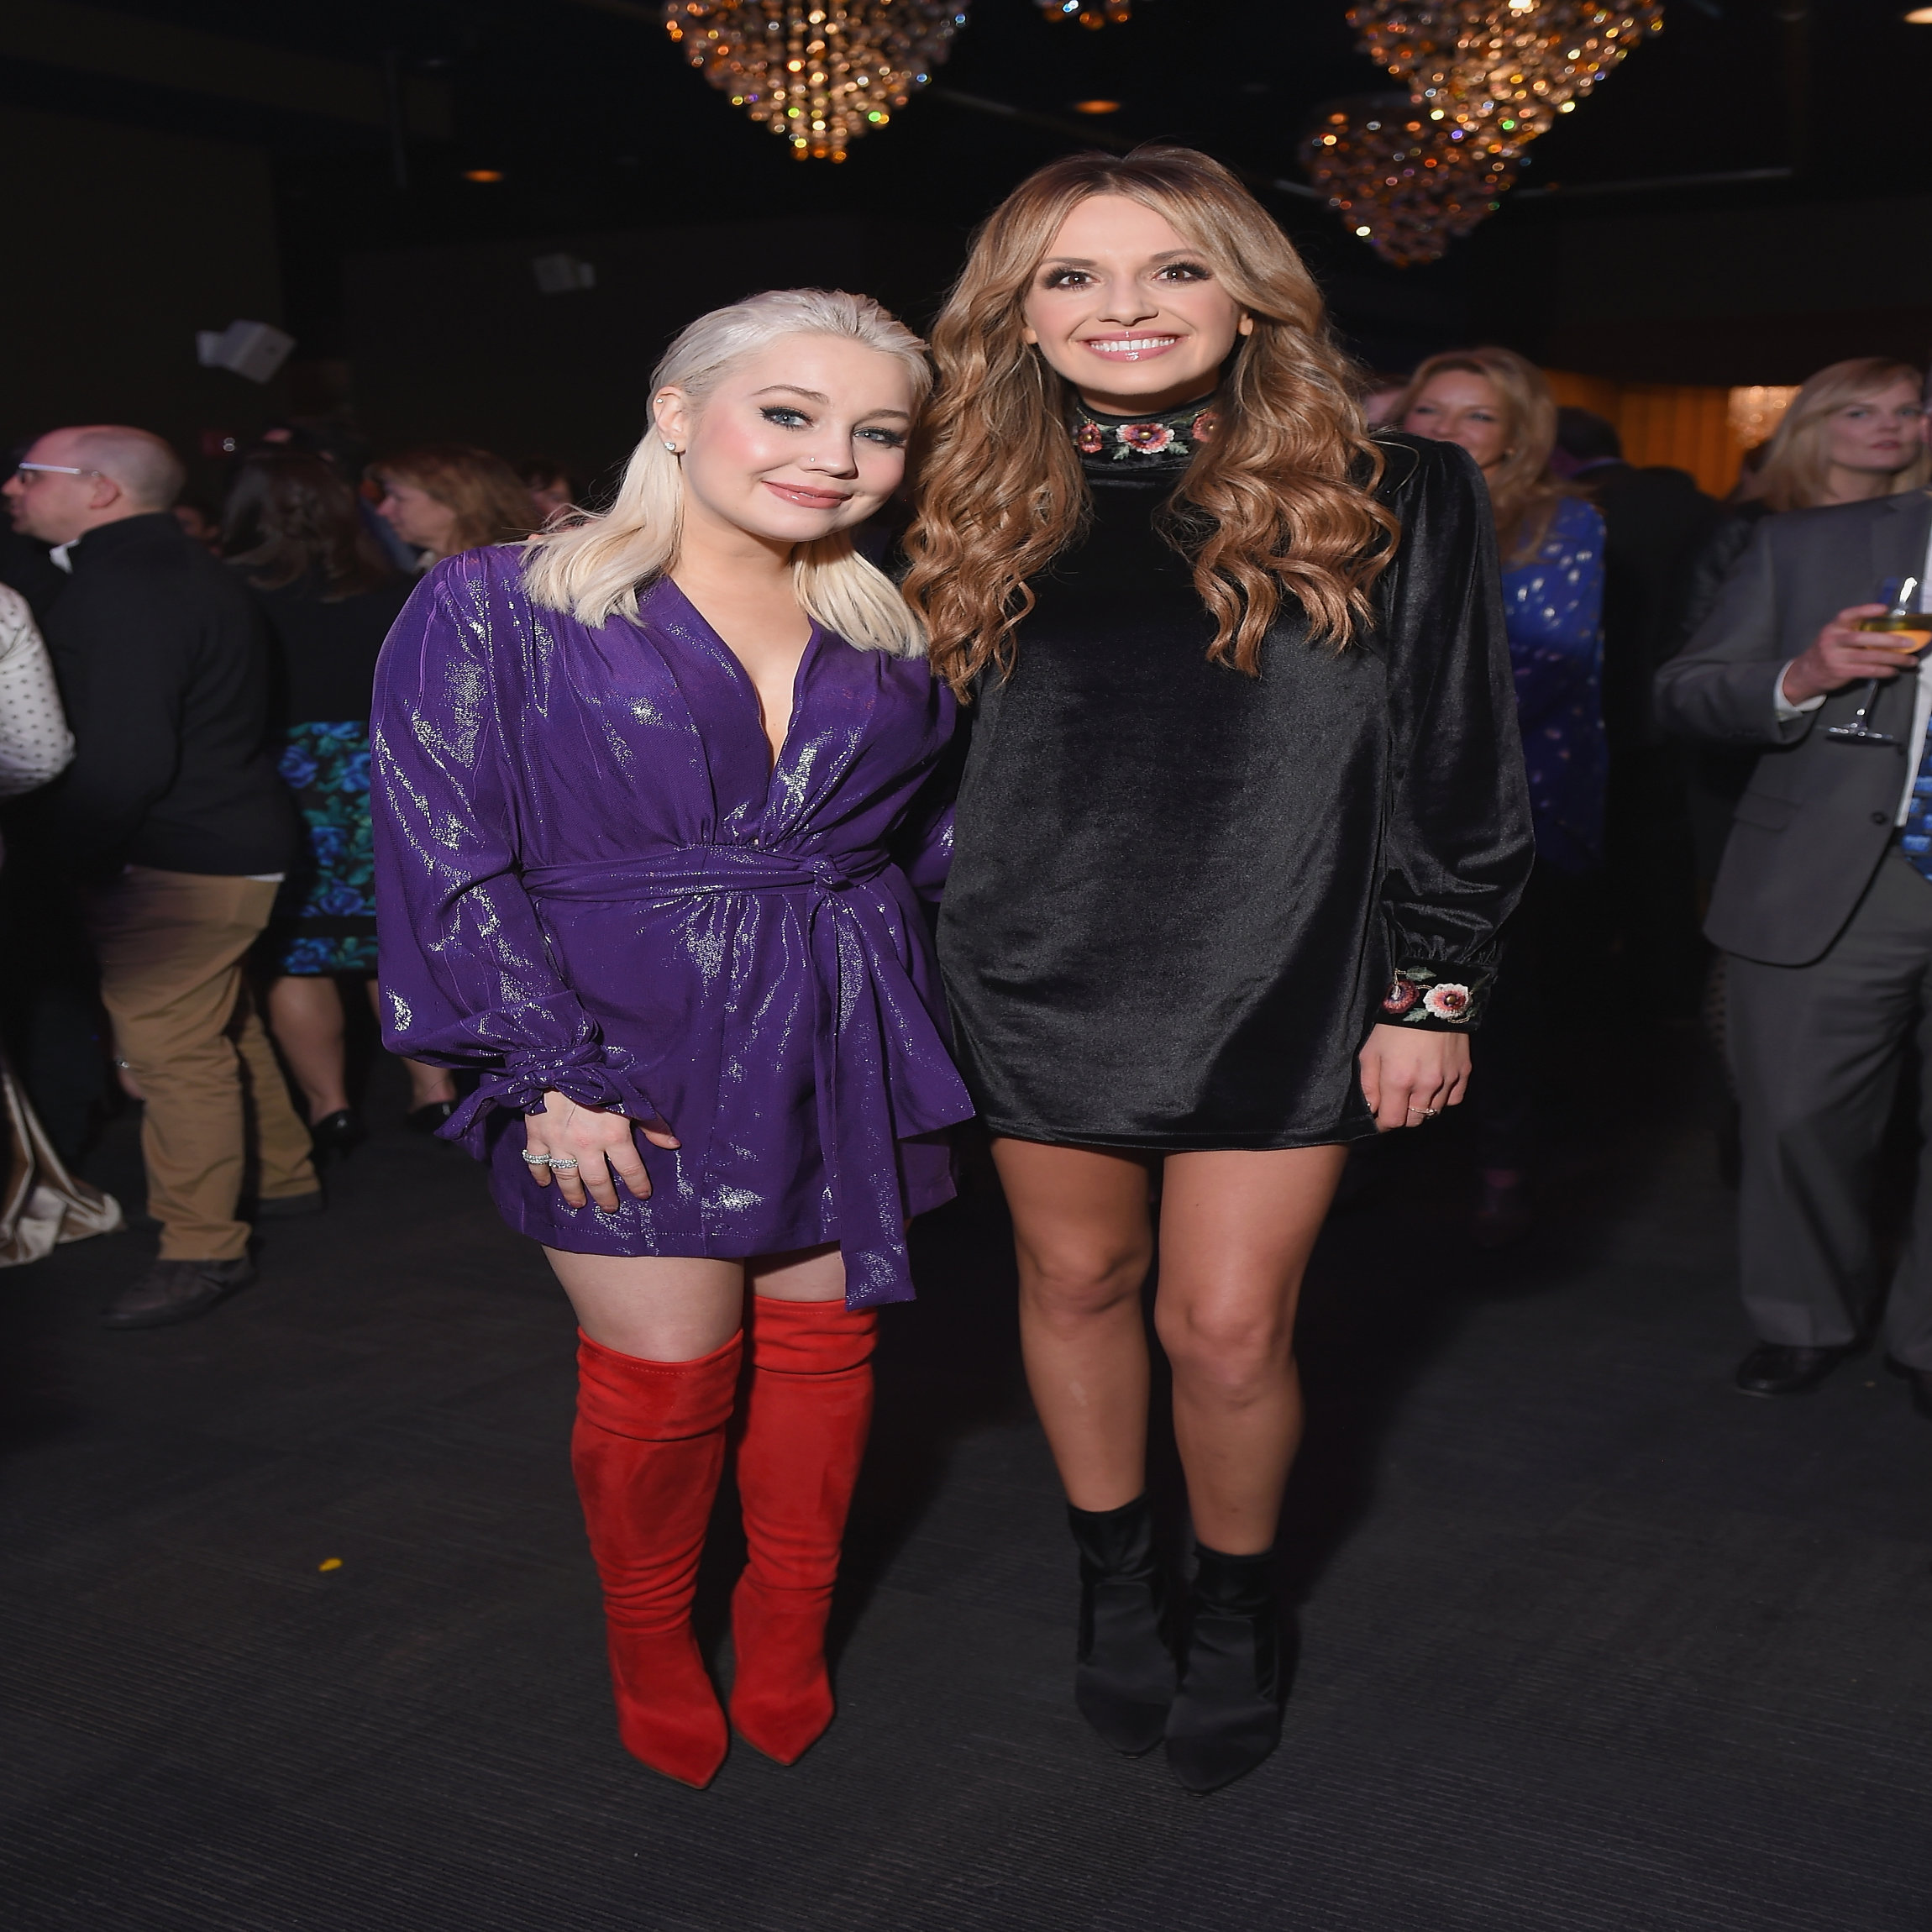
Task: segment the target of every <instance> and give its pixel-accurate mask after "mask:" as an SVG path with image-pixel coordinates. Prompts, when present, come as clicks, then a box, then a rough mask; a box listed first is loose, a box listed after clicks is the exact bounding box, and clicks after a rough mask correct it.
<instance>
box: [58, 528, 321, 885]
mask: <svg viewBox="0 0 1932 1932" xmlns="http://www.w3.org/2000/svg"><path fill="white" fill-rule="evenodd" d="M68 555H69V558H70V560H71V563H72V565H73V573H74V574H73V581H72V582H71V583H70V584H69V585H68V586H67V588H66V590H65V591H62V592H61V594H60V598H59V599H58V601H56V602H55V605H54V606H53V608H52V610H51V611H50V612H49V613H48V617H47V643H48V646H49V648H50V650H51V652H52V654H53V659H54V669H55V675H57V676H58V677H59V679H60V697H61V701H62V702H63V703H64V704H65V705H66V711H67V718H68V722H70V723H71V725H72V726H73V727H74V743H75V753H74V762H73V764H71V765H70V766H69V767H68V768H67V771H66V775H65V776H64V777H62V778H61V779H60V780H58V781H57V782H56V783H55V785H53V786H52V787H51V788H50V790H48V791H47V792H46V793H45V794H44V797H45V801H46V809H47V811H48V813H49V815H50V817H51V818H52V819H53V820H54V821H55V822H56V823H57V825H58V827H59V829H60V835H61V837H62V840H63V843H64V848H65V849H66V851H67V852H68V853H69V854H70V855H71V858H72V860H73V862H74V864H75V865H76V869H79V870H81V871H84V872H87V873H92V874H100V873H103V872H108V871H111V870H113V869H114V868H115V867H116V866H118V865H119V864H123V863H126V864H136V865H152V866H157V867H159V868H160V869H162V870H164V871H168V872H198V873H216V874H230V875H232V874H243V875H244V876H245V875H246V874H251V873H272V872H280V871H281V870H282V869H284V868H285V867H286V865H287V864H288V863H289V861H290V859H291V858H292V856H293V855H294V852H295V845H296V819H295V807H294V806H293V804H292V802H291V800H290V798H289V795H288V792H287V790H286V787H285V786H284V785H283V784H282V782H281V779H280V778H279V777H277V775H276V769H275V764H274V761H273V759H272V757H271V755H270V751H269V749H268V746H267V727H268V688H269V687H268V674H269V653H268V634H267V627H266V626H265V624H264V622H263V621H262V616H261V612H260V611H259V610H258V609H257V608H256V606H255V601H254V600H253V598H252V597H250V596H249V592H248V591H247V590H246V589H245V588H244V586H243V585H242V584H241V583H240V581H239V580H238V579H237V578H236V576H235V575H234V572H233V571H231V570H226V569H224V568H223V566H222V565H221V564H218V563H217V562H216V561H215V559H213V557H211V556H210V555H209V554H207V551H206V550H204V549H202V546H201V545H200V544H199V543H195V542H194V541H193V540H192V538H189V537H187V536H186V535H184V534H183V533H182V531H181V526H180V525H179V524H178V523H177V522H176V521H175V519H174V517H172V516H171V515H170V514H169V513H168V512H165V511H161V512H155V513H153V514H150V515H144V516H139V517H123V519H122V520H121V521H120V522H114V523H104V524H102V526H101V527H100V528H98V529H97V530H90V531H89V532H88V533H87V535H86V536H85V537H83V538H81V539H80V541H79V542H78V543H76V544H75V545H74V546H73V548H72V549H71V550H70V552H69V553H68Z"/></svg>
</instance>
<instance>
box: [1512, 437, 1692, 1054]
mask: <svg viewBox="0 0 1932 1932" xmlns="http://www.w3.org/2000/svg"><path fill="white" fill-rule="evenodd" d="M1551 465H1552V467H1553V468H1554V469H1556V470H1557V471H1559V472H1560V473H1561V474H1562V475H1566V476H1567V479H1568V480H1569V482H1570V484H1571V486H1572V488H1574V489H1575V490H1577V491H1579V492H1580V493H1582V494H1583V495H1584V496H1587V497H1588V500H1589V501H1591V502H1593V503H1594V504H1595V505H1596V507H1597V508H1598V509H1599V511H1600V512H1602V514H1603V518H1604V737H1605V738H1606V740H1607V742H1608V744H1609V787H1608V790H1607V792H1606V794H1605V799H1604V884H1605V887H1606V899H1607V901H1608V903H1607V907H1606V910H1607V911H1608V914H1609V919H1610V921H1611V925H1612V927H1613V930H1614V944H1615V946H1616V949H1617V951H1618V953H1619V954H1620V957H1621V958H1622V960H1623V963H1624V967H1625V971H1626V973H1627V974H1628V979H1629V984H1630V996H1631V997H1632V998H1633V999H1634V1000H1635V1001H1637V1002H1638V1003H1639V1005H1641V1009H1642V1010H1643V1011H1645V1013H1646V1016H1650V1017H1652V1018H1656V1019H1666V1020H1676V1021H1688V1020H1689V1019H1691V1018H1692V1017H1693V1016H1694V1015H1695V1013H1696V1011H1697V1000H1698V987H1699V985H1700V984H1701V983H1702V980H1703V977H1704V955H1705V953H1706V950H1707V948H1706V947H1705V945H1704V940H1703V939H1702V937H1700V936H1699V934H1698V920H1699V918H1700V917H1701V912H1700V909H1699V907H1698V898H1697V887H1696V879H1695V874H1694V871H1693V865H1692V859H1691V839H1690V823H1689V816H1688V810H1687V807H1686V806H1685V803H1684V764H1685V753H1684V748H1683V746H1682V745H1681V744H1679V743H1677V742H1676V741H1674V740H1672V739H1671V738H1667V737H1666V736H1665V734H1664V732H1662V730H1661V729H1660V728H1659V727H1658V725H1657V722H1656V714H1655V711H1654V710H1653V708H1652V706H1651V680H1652V679H1653V678H1654V677H1655V676H1656V671H1657V667H1658V666H1659V665H1660V664H1662V663H1663V662H1664V660H1665V659H1667V658H1668V657H1670V656H1671V655H1672V654H1673V653H1674V652H1675V651H1676V649H1677V645H1678V643H1679V641H1680V638H1679V633H1678V630H1677V625H1678V622H1679V619H1680V614H1681V612H1683V606H1684V601H1685V599H1686V598H1687V597H1688V596H1689V594H1690V575H1691V570H1692V569H1693V566H1694V565H1695V564H1696V562H1697V559H1698V554H1699V553H1700V552H1701V551H1702V550H1703V549H1704V545H1705V544H1706V543H1708V542H1709V539H1710V536H1711V533H1712V531H1713V530H1714V528H1716V526H1717V523H1718V520H1719V517H1721V516H1722V515H1723V512H1722V510H1721V509H1720V508H1719V505H1718V503H1717V501H1716V499H1715V498H1714V497H1711V496H1706V495H1705V494H1704V491H1702V490H1700V489H1698V486H1697V481H1696V479H1695V478H1694V477H1693V476H1691V475H1689V473H1688V471H1685V470H1675V469H1672V468H1669V467H1668V466H1667V465H1662V464H1657V465H1646V466H1645V467H1643V468H1641V469H1639V468H1638V467H1637V466H1636V465H1635V464H1633V463H1631V462H1630V461H1628V460H1627V459H1625V455H1624V446H1623V439H1622V438H1620V436H1619V435H1618V433H1617V431H1616V428H1615V426H1614V424H1613V423H1609V421H1608V420H1607V419H1606V418H1604V417H1601V416H1599V415H1597V414H1595V413H1594V412H1593V411H1590V410H1588V409H1568V408H1566V409H1559V410H1558V411H1557V448H1556V451H1555V454H1554V455H1553V456H1552V458H1551Z"/></svg>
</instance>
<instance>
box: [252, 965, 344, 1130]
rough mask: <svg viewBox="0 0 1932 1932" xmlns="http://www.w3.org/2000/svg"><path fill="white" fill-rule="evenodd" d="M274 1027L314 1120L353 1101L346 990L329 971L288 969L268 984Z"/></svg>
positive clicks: (271, 1029)
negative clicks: (346, 1056)
mask: <svg viewBox="0 0 1932 1932" xmlns="http://www.w3.org/2000/svg"><path fill="white" fill-rule="evenodd" d="M267 1005H268V1030H269V1032H270V1033H272V1034H273V1035H274V1036H275V1043H276V1046H278V1047H281V1057H282V1058H283V1059H285V1060H286V1062H287V1063H288V1068H289V1071H290V1072H291V1074H294V1075H295V1079H296V1084H297V1086H299V1087H300V1088H301V1089H302V1099H303V1100H305V1101H306V1102H307V1105H308V1120H309V1125H310V1126H314V1125H315V1123H316V1122H317V1121H320V1120H325V1119H327V1118H328V1116H329V1115H331V1114H336V1113H340V1112H341V1111H342V1110H343V1109H344V1107H346V1106H347V1105H349V1092H348V1089H347V1087H346V1086H345V1085H344V1072H343V1057H342V995H341V993H340V991H339V990H338V989H337V986H336V984H335V982H334V980H333V979H330V978H329V977H328V975H327V974H320V973H318V974H307V973H303V974H283V975H282V976H281V978H280V979H271V980H270V982H269V988H268V1000H267Z"/></svg>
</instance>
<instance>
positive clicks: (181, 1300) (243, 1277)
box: [101, 1255, 255, 1328]
mask: <svg viewBox="0 0 1932 1932" xmlns="http://www.w3.org/2000/svg"><path fill="white" fill-rule="evenodd" d="M254 1279H255V1263H253V1262H252V1261H250V1260H249V1258H248V1257H247V1256H246V1255H243V1256H242V1257H240V1258H239V1260H236V1261H157V1262H156V1263H155V1265H154V1266H153V1267H152V1268H150V1269H149V1270H148V1272H147V1273H145V1274H144V1275H143V1276H142V1277H141V1278H140V1279H139V1281H137V1282H136V1283H135V1284H134V1286H133V1287H132V1288H128V1289H123V1290H122V1291H121V1293H120V1294H118V1295H116V1296H115V1297H114V1299H113V1300H112V1301H111V1302H109V1303H108V1305H107V1307H106V1308H105V1309H104V1310H102V1314H101V1326H102V1327H103V1328H165V1327H167V1326H169V1324H170V1323H171V1322H176V1321H192V1320H194V1318H195V1317H196V1316H197V1315H206V1314H207V1312H208V1310H210V1309H211V1308H213V1307H215V1306H216V1305H218V1303H220V1302H223V1301H226V1300H227V1299H228V1297H229V1296H230V1295H231V1294H234V1293H235V1291H236V1290H237V1289H244V1288H246V1287H247V1286H248V1284H249V1283H250V1282H251V1281H253V1280H254Z"/></svg>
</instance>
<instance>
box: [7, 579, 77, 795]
mask: <svg viewBox="0 0 1932 1932" xmlns="http://www.w3.org/2000/svg"><path fill="white" fill-rule="evenodd" d="M73 755H74V734H73V733H72V732H70V731H69V730H68V729H67V720H66V716H65V714H64V713H63V712H62V711H61V709H60V691H59V690H58V689H57V688H56V687H55V683H54V667H53V665H52V664H50V662H49V661H48V658H47V647H46V646H45V644H44V643H41V641H40V633H39V631H38V630H36V629H35V628H34V613H33V612H31V611H29V609H28V608H27V600H26V599H25V598H24V597H23V596H21V595H20V594H19V592H18V591H12V590H9V589H8V587H7V585H4V584H0V798H12V797H13V796H14V795H16V794H17V793H19V792H23V791H32V790H34V788H35V787H36V786H37V785H45V784H46V782H47V781H48V780H50V779H51V778H57V777H59V775H60V774H61V773H62V772H63V771H65V770H66V768H67V765H68V763H69V761H70V760H71V759H72V758H73Z"/></svg>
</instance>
